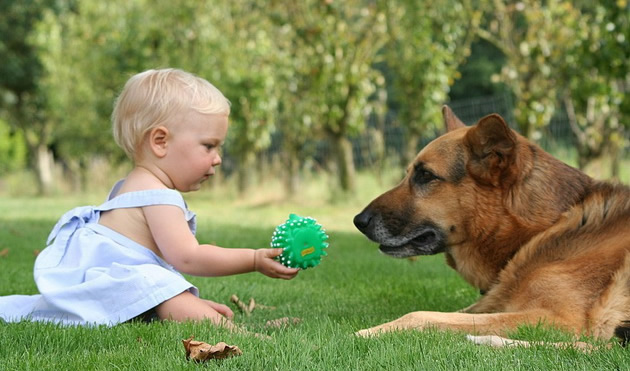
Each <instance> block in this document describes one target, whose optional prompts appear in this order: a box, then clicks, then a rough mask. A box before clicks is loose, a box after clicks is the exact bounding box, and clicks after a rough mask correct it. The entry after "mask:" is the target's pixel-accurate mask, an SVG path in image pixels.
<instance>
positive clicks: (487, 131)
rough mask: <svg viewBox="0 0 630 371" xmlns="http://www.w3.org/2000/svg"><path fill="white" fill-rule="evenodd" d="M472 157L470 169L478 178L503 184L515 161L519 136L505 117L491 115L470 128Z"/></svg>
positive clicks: (489, 182) (467, 142)
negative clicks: (506, 121)
mask: <svg viewBox="0 0 630 371" xmlns="http://www.w3.org/2000/svg"><path fill="white" fill-rule="evenodd" d="M464 143H465V144H466V146H467V147H468V149H469V151H470V154H471V157H470V162H469V164H468V169H469V172H470V173H471V175H472V176H473V177H475V178H476V179H477V180H479V181H482V182H484V183H488V184H492V185H494V186H499V185H500V184H501V182H502V180H503V178H504V176H506V175H507V174H506V170H509V169H510V167H511V165H512V164H513V163H514V160H515V155H516V135H515V134H514V132H513V131H512V130H511V129H510V128H509V127H508V125H507V124H506V123H505V121H504V120H503V118H502V117H501V116H499V115H497V114H492V115H488V116H486V117H484V118H482V119H481V120H479V122H478V123H477V125H475V126H474V127H472V128H470V130H469V131H468V133H466V136H465V137H464Z"/></svg>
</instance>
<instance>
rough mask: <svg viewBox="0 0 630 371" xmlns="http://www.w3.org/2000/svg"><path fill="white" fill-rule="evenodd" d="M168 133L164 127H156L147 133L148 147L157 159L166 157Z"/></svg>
mask: <svg viewBox="0 0 630 371" xmlns="http://www.w3.org/2000/svg"><path fill="white" fill-rule="evenodd" d="M169 135H170V132H169V131H168V128H166V127H165V126H158V127H156V128H153V129H151V131H150V132H149V147H150V148H151V151H152V152H153V153H154V154H155V155H156V156H157V157H164V156H165V155H166V148H167V146H168V137H169Z"/></svg>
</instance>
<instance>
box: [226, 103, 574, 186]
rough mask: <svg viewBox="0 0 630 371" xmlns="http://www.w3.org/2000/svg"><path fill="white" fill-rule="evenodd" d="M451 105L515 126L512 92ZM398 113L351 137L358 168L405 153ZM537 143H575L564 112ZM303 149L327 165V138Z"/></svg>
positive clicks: (462, 113)
mask: <svg viewBox="0 0 630 371" xmlns="http://www.w3.org/2000/svg"><path fill="white" fill-rule="evenodd" d="M448 104H449V106H450V107H451V109H452V110H453V111H454V112H455V114H456V115H457V116H458V117H459V118H460V119H461V120H462V121H463V122H464V123H466V124H467V125H472V124H474V123H475V122H477V120H479V119H480V118H481V117H483V116H485V115H488V114H491V113H498V114H500V115H501V116H502V117H504V118H505V119H506V121H507V122H508V123H510V125H514V116H513V107H514V105H513V101H512V97H511V96H510V95H509V94H503V95H496V96H486V97H477V98H469V99H465V100H457V101H451V102H449V103H448ZM395 115H396V113H395V112H389V113H388V114H387V116H386V117H385V122H384V125H383V126H382V129H378V128H377V126H378V125H377V123H376V122H375V120H370V121H369V122H368V125H367V129H366V130H365V131H364V132H363V133H361V134H360V135H359V136H357V137H355V138H353V139H352V144H353V152H354V153H353V154H354V161H355V165H356V167H357V168H358V169H361V168H366V167H370V166H372V165H373V164H374V163H375V162H376V161H378V160H379V159H380V158H381V153H382V151H383V150H384V151H385V154H386V156H387V157H390V158H391V157H401V156H402V151H403V149H404V148H405V140H406V136H405V129H404V128H403V127H401V126H400V125H397V124H396V120H395V118H396V117H395ZM375 130H382V132H383V133H382V135H381V136H375V135H374V131H375ZM437 135H438V133H437V132H436V133H429V134H428V135H427V136H425V137H424V138H422V141H421V142H420V143H419V148H418V149H420V148H421V147H422V146H424V145H426V144H427V143H428V142H430V141H431V140H433V139H434V138H435V137H436V136H437ZM378 138H381V139H378ZM377 140H382V143H377V142H376V141H377ZM281 143H282V137H281V135H275V136H274V137H273V138H272V144H271V146H270V147H269V148H268V149H267V151H265V153H263V154H262V156H261V159H262V161H273V159H274V158H277V157H278V155H279V154H280V152H281V147H282V146H281ZM538 144H539V145H540V146H541V147H542V148H544V149H545V150H552V149H553V148H557V146H559V145H562V146H565V147H571V146H573V145H574V144H575V137H574V134H573V132H572V131H571V128H570V127H569V123H568V119H567V116H566V113H564V111H562V110H558V111H557V113H556V115H555V116H554V117H553V119H552V120H551V122H550V124H549V125H548V126H547V127H546V128H544V129H543V133H542V136H541V139H540V140H539V141H538ZM303 150H304V151H307V152H308V153H307V155H308V156H307V157H308V158H312V159H313V164H314V166H315V167H318V168H327V166H328V164H329V159H330V156H331V152H330V147H329V144H328V142H327V141H326V140H323V139H313V140H312V141H311V142H309V143H307V144H306V145H305V146H304V149H303ZM227 151H228V152H227V153H226V154H224V162H223V166H222V168H223V171H225V172H226V174H229V173H231V172H232V171H233V170H234V169H235V168H236V166H237V164H235V163H234V162H233V161H231V158H230V156H229V148H228V149H227Z"/></svg>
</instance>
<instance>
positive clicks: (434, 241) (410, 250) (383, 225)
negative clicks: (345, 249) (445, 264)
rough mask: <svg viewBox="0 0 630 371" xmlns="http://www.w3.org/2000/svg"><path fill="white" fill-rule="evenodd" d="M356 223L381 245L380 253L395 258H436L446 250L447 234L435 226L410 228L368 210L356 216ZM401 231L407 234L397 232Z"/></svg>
mask: <svg viewBox="0 0 630 371" xmlns="http://www.w3.org/2000/svg"><path fill="white" fill-rule="evenodd" d="M353 222H354V225H355V226H356V227H357V229H358V230H359V231H361V232H362V233H363V234H364V235H365V236H366V237H368V238H369V239H370V240H372V241H374V242H377V243H379V244H380V247H379V249H380V250H381V252H383V253H384V254H387V255H390V256H393V257H397V258H406V257H410V256H416V255H433V254H438V253H441V252H444V249H445V235H444V232H443V231H442V230H441V229H440V228H439V227H437V226H435V225H434V224H432V223H428V222H425V223H422V224H419V225H415V226H409V225H407V223H406V222H404V221H401V220H399V219H396V220H393V221H392V220H387V221H386V220H385V219H384V218H383V216H382V214H380V213H374V212H372V211H371V210H370V209H369V208H366V209H365V210H363V211H362V212H361V213H359V214H357V215H356V216H355V217H354V220H353ZM394 225H395V227H394ZM401 226H404V228H401ZM402 230H404V231H405V232H404V233H401V232H394V231H402Z"/></svg>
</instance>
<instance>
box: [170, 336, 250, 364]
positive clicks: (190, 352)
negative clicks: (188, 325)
mask: <svg viewBox="0 0 630 371" xmlns="http://www.w3.org/2000/svg"><path fill="white" fill-rule="evenodd" d="M182 343H184V348H186V358H187V359H192V360H194V361H198V362H203V361H207V360H209V359H224V358H229V357H235V356H240V355H242V354H243V352H242V351H241V350H240V349H239V348H238V347H237V346H236V345H227V344H226V343H224V342H219V343H217V344H216V345H210V344H208V343H204V342H203V341H197V340H193V337H192V336H191V337H189V338H188V339H186V340H182Z"/></svg>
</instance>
